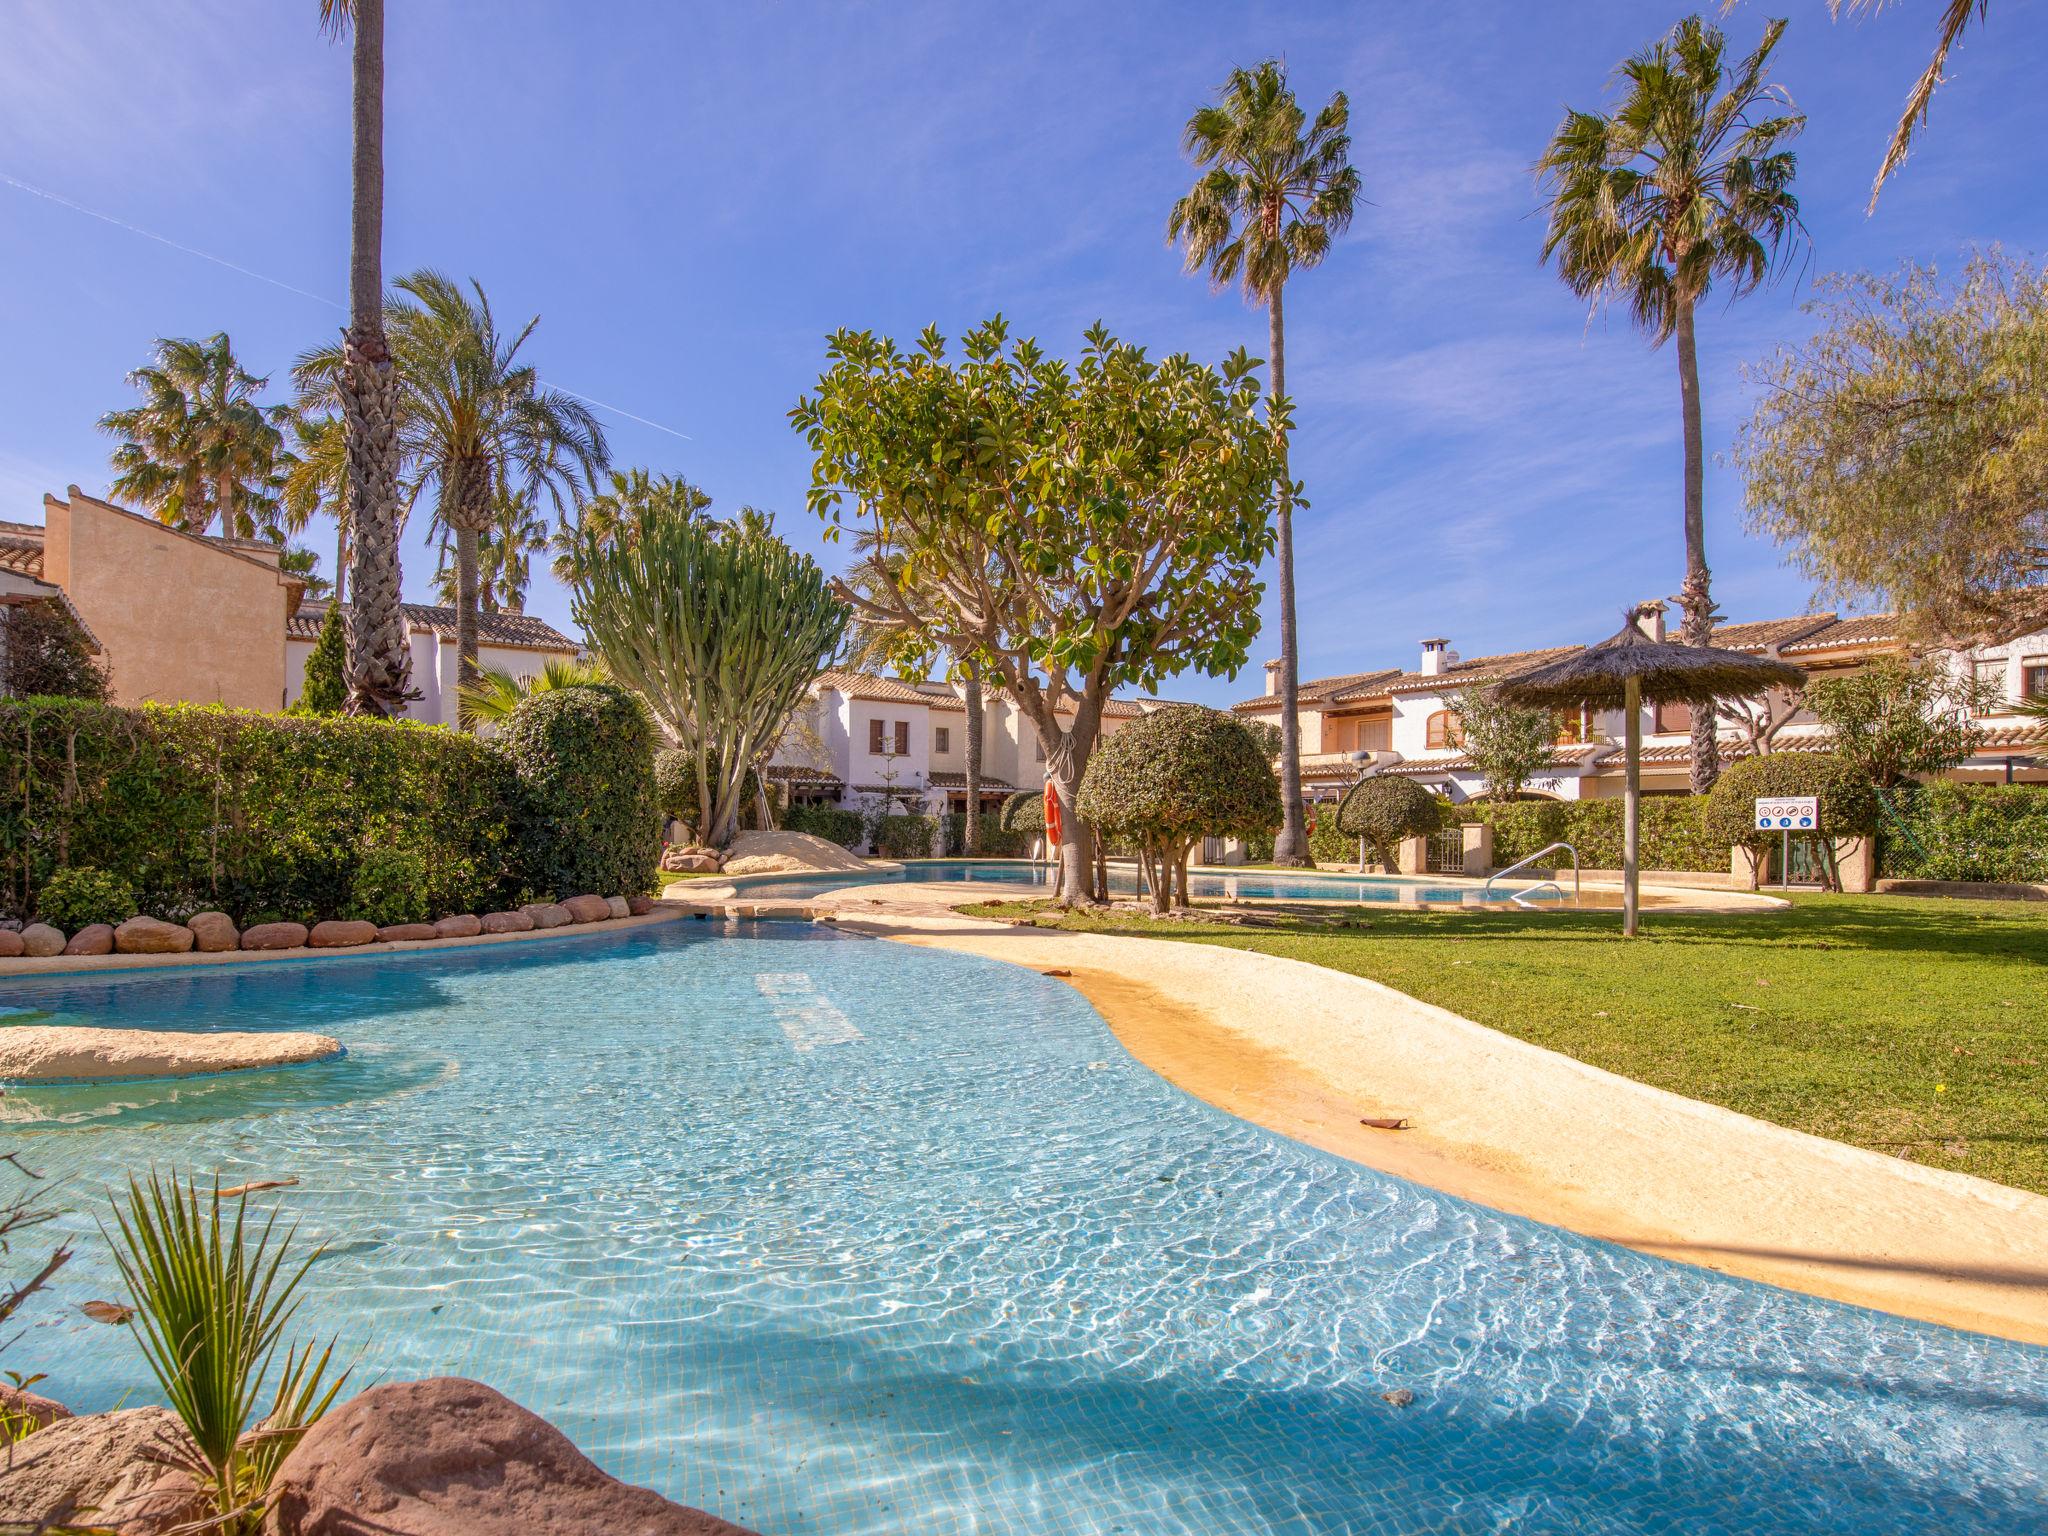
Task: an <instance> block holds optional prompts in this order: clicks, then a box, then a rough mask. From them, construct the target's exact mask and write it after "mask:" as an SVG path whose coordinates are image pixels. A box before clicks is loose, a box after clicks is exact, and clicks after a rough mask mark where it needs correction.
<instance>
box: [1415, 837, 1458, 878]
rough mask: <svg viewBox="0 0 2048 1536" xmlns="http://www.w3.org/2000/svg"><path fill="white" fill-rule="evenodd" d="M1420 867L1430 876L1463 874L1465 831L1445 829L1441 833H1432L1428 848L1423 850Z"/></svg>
mask: <svg viewBox="0 0 2048 1536" xmlns="http://www.w3.org/2000/svg"><path fill="white" fill-rule="evenodd" d="M1422 867H1423V869H1424V870H1425V871H1426V872H1427V873H1429V874H1432V875H1462V874H1463V873H1465V829H1464V828H1463V827H1445V828H1444V829H1443V830H1442V831H1441V832H1435V833H1432V834H1431V835H1430V839H1429V846H1428V848H1427V849H1426V850H1424V854H1423V860H1422Z"/></svg>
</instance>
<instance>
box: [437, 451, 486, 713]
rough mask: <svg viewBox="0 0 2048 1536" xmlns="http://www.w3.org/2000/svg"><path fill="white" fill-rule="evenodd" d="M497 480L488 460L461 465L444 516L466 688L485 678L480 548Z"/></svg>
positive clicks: (458, 664) (459, 657)
mask: <svg viewBox="0 0 2048 1536" xmlns="http://www.w3.org/2000/svg"><path fill="white" fill-rule="evenodd" d="M493 478H494V473H493V466H492V465H491V463H490V461H489V460H487V459H472V460H466V461H462V462H459V463H458V465H457V473H456V476H455V483H454V484H453V485H451V486H449V487H448V491H449V496H448V502H447V510H446V511H445V512H444V513H443V517H444V519H445V520H446V522H447V524H448V526H449V527H450V528H452V529H453V530H454V532H455V656H456V675H457V676H458V677H459V678H460V679H461V680H462V683H463V684H464V685H465V686H466V685H468V684H470V683H473V682H475V681H476V680H477V679H478V678H479V677H480V676H481V675H482V673H481V671H480V669H479V668H478V666H477V664H476V611H477V545H478V540H479V538H480V536H481V535H482V533H483V531H484V530H485V529H486V528H488V527H489V526H490V523H491V482H492V480H493Z"/></svg>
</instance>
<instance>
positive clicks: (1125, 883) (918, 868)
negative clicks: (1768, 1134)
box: [739, 859, 1559, 906]
mask: <svg viewBox="0 0 2048 1536" xmlns="http://www.w3.org/2000/svg"><path fill="white" fill-rule="evenodd" d="M903 880H936V881H947V882H951V881H964V880H975V881H984V882H989V883H992V884H996V885H1028V886H1044V885H1046V872H1045V866H1044V865H1042V864H1027V863H1025V862H1023V861H1021V860H1015V859H1011V860H1003V859H920V860H917V861H916V862H915V863H911V864H907V865H905V866H904V867H903V869H902V870H901V871H900V872H899V871H896V870H889V869H878V870H874V871H862V872H861V873H858V874H843V875H791V876H787V877H781V876H770V877H757V876H749V877H747V878H745V879H743V880H741V881H740V882H739V886H740V889H741V890H742V891H743V892H744V893H745V895H746V896H747V898H748V899H749V900H761V901H767V900H801V899H802V898H804V897H808V896H818V895H822V894H823V893H825V892H826V891H837V890H844V889H846V888H847V887H848V886H854V885H874V884H878V883H888V882H896V881H903ZM1535 883H1536V877H1534V876H1529V877H1519V878H1517V879H1516V880H1514V881H1513V882H1510V883H1506V884H1503V885H1502V886H1500V887H1499V888H1498V889H1497V890H1496V891H1495V893H1494V899H1495V900H1496V901H1505V900H1506V899H1507V893H1508V892H1509V891H1511V890H1523V891H1526V890H1528V889H1529V888H1530V887H1531V886H1533V885H1534V884H1535ZM1109 888H1110V891H1111V892H1112V894H1117V895H1125V896H1130V895H1135V894H1137V890H1138V876H1137V871H1136V870H1135V869H1133V868H1132V867H1131V866H1130V865H1127V864H1123V865H1119V864H1112V865H1111V866H1110V869H1109ZM1188 894H1189V895H1190V896H1192V897H1196V898H1220V897H1228V898H1230V899H1231V900H1233V901H1234V900H1237V899H1238V898H1240V897H1242V898H1246V899H1249V900H1255V901H1275V900H1277V901H1360V902H1405V903H1408V904H1411V905H1412V904H1414V903H1417V902H1431V903H1440V904H1448V905H1453V906H1455V905H1467V904H1473V903H1476V902H1477V900H1478V897H1479V887H1478V886H1476V885H1447V884H1445V883H1443V882H1442V881H1433V880H1417V879H1409V878H1404V877H1400V876H1392V875H1358V876H1346V875H1283V874H1275V873H1273V872H1271V871H1263V870H1248V871H1246V872H1245V873H1244V874H1197V873H1195V872H1193V871H1190V872H1189V874H1188ZM1531 899H1532V900H1538V901H1555V900H1557V899H1559V898H1558V893H1557V892H1556V891H1555V890H1551V891H1545V892H1541V893H1539V894H1537V895H1536V896H1534V897H1532V898H1531Z"/></svg>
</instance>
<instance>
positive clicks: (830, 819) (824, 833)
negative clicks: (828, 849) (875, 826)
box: [782, 805, 868, 848]
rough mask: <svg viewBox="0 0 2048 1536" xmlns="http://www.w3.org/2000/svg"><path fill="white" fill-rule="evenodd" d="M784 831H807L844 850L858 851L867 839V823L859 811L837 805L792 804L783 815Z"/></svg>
mask: <svg viewBox="0 0 2048 1536" xmlns="http://www.w3.org/2000/svg"><path fill="white" fill-rule="evenodd" d="M782 828H783V830H784V831H785V832H806V833H809V834H810V835H811V836H812V837H822V838H823V839H825V841H826V842H828V843H837V844H838V845H839V846H840V847H842V848H858V847H859V846H860V845H861V843H862V842H863V841H865V840H866V838H867V832H868V827H867V821H866V819H865V818H864V817H862V815H861V813H860V812H859V811H846V810H841V809H840V808H839V807H838V806H836V805H792V806H791V807H790V808H789V809H788V810H787V811H784V812H783V813H782Z"/></svg>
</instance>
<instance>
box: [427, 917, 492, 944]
mask: <svg viewBox="0 0 2048 1536" xmlns="http://www.w3.org/2000/svg"><path fill="white" fill-rule="evenodd" d="M483 931H484V925H483V920H482V919H481V918H479V917H478V916H477V915H476V914H475V913H474V912H458V913H456V914H455V915H454V916H453V917H437V918H435V919H434V933H435V935H436V936H437V937H439V938H443V939H473V938H475V937H476V936H477V935H478V934H480V933H482V932H483Z"/></svg>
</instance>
